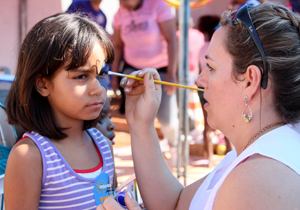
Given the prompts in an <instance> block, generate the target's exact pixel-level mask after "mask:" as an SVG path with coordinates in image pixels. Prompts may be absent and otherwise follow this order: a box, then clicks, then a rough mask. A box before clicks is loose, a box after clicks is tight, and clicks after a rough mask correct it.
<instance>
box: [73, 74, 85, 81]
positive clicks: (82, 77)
mask: <svg viewBox="0 0 300 210" xmlns="http://www.w3.org/2000/svg"><path fill="white" fill-rule="evenodd" d="M86 78H87V76H86V74H82V75H79V76H77V77H75V79H78V80H84V79H86Z"/></svg>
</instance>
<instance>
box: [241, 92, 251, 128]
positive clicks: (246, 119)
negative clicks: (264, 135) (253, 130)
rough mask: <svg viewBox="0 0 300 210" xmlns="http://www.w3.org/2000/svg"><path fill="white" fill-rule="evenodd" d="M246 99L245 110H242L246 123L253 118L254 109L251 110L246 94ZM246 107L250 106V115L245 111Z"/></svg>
mask: <svg viewBox="0 0 300 210" xmlns="http://www.w3.org/2000/svg"><path fill="white" fill-rule="evenodd" d="M245 101H246V105H245V108H244V110H243V112H242V116H243V118H244V121H245V123H249V122H250V120H251V119H252V111H251V109H250V106H249V105H248V96H245ZM246 108H248V109H249V111H250V114H249V115H247V114H245V113H244V112H245V110H246Z"/></svg>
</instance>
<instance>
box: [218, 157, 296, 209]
mask: <svg viewBox="0 0 300 210" xmlns="http://www.w3.org/2000/svg"><path fill="white" fill-rule="evenodd" d="M295 186H300V176H299V174H297V173H296V172H295V171H294V170H292V169H291V168H289V167H288V166H286V165H285V164H283V163H281V162H279V161H277V160H274V159H272V158H268V157H265V156H262V155H259V154H255V155H253V156H251V157H249V158H248V159H247V160H246V161H244V162H242V163H241V164H239V165H238V166H236V167H235V168H234V169H233V170H232V171H231V172H230V173H229V174H228V176H227V177H226V179H225V180H224V182H223V184H222V186H221V187H220V189H219V192H218V194H217V196H216V199H215V205H214V209H224V206H226V208H225V209H238V208H240V209H243V208H244V207H245V206H247V209H293V208H295V207H298V206H300V200H299V199H298V198H297V195H299V193H300V188H299V187H295Z"/></svg>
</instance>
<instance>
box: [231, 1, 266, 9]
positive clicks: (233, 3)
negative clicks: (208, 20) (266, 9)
mask: <svg viewBox="0 0 300 210" xmlns="http://www.w3.org/2000/svg"><path fill="white" fill-rule="evenodd" d="M245 4H248V5H249V6H251V7H253V6H257V5H259V4H261V2H260V1H259V0H231V2H230V3H229V4H228V9H229V10H237V9H239V8H241V7H242V6H244V5H245Z"/></svg>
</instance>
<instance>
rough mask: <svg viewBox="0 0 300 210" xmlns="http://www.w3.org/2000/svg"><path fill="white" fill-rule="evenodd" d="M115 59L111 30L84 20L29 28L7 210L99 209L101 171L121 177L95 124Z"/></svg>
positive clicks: (68, 17) (53, 20) (14, 97)
mask: <svg viewBox="0 0 300 210" xmlns="http://www.w3.org/2000/svg"><path fill="white" fill-rule="evenodd" d="M113 59H114V52H113V44H112V42H111V40H110V39H109V38H108V35H107V34H106V33H105V31H104V30H103V29H102V28H100V27H99V26H98V25H97V24H96V23H94V22H92V21H89V20H88V19H86V18H82V17H79V16H77V15H74V14H57V15H53V16H51V17H48V18H45V19H43V20H41V21H40V22H38V23H37V24H36V25H35V26H34V27H33V28H32V29H31V30H30V31H29V33H28V34H27V36H26V37H25V39H24V41H23V43H22V46H21V49H20V53H19V60H18V65H17V72H16V78H15V81H14V83H13V85H12V87H11V89H10V92H9V94H8V98H7V107H8V108H7V115H8V120H9V123H11V124H20V125H21V126H22V127H23V129H24V130H25V131H26V132H27V133H25V134H24V136H23V137H24V138H23V139H22V140H20V141H19V142H18V143H17V144H16V145H15V146H14V147H13V148H12V151H11V153H10V156H9V158H8V163H7V169H6V174H5V189H4V193H5V205H6V209H96V203H95V199H94V195H93V190H94V183H95V181H96V178H97V176H98V175H99V174H100V173H107V174H108V176H109V179H110V183H113V181H114V178H115V175H114V160H113V154H112V149H111V143H110V141H109V140H106V138H105V137H104V136H103V135H102V134H101V133H100V132H99V131H98V130H97V129H95V128H92V127H94V126H95V125H96V123H97V121H98V120H99V117H100V115H99V114H100V111H101V109H102V108H103V106H104V104H105V100H106V89H107V82H106V75H105V74H106V73H105V72H103V71H101V68H102V66H103V63H104V62H105V63H107V64H110V63H111V62H112V61H113ZM98 79H99V81H100V82H99V81H98Z"/></svg>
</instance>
